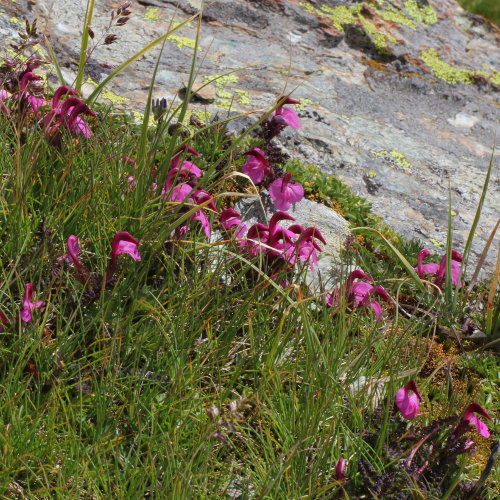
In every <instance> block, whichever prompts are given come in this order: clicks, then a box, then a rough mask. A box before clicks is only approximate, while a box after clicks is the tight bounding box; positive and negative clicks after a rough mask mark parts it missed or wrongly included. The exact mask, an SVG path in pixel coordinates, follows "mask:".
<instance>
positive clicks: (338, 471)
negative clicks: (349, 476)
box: [335, 457, 346, 482]
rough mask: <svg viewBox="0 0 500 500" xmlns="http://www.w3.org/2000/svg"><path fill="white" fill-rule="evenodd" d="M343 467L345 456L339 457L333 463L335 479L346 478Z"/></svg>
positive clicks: (341, 479) (344, 466) (342, 480)
mask: <svg viewBox="0 0 500 500" xmlns="http://www.w3.org/2000/svg"><path fill="white" fill-rule="evenodd" d="M345 468H346V460H345V458H343V457H340V458H339V459H338V460H337V463H336V464H335V479H337V481H341V482H344V481H345V480H346V475H345Z"/></svg>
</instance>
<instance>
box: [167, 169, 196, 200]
mask: <svg viewBox="0 0 500 500" xmlns="http://www.w3.org/2000/svg"><path fill="white" fill-rule="evenodd" d="M202 174H203V172H202V171H201V170H200V169H199V168H198V167H197V166H196V165H195V164H194V163H191V162H190V161H183V162H182V165H181V166H180V167H179V166H176V167H173V168H171V169H170V170H169V171H168V173H167V179H166V180H165V184H164V185H163V189H162V192H161V194H162V198H163V199H165V197H166V194H167V193H168V192H169V191H170V190H171V189H172V186H173V185H174V182H177V181H179V180H182V181H183V182H188V183H191V184H192V185H195V184H196V183H197V179H199V178H200V177H201V176H202Z"/></svg>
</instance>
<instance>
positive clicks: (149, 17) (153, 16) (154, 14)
mask: <svg viewBox="0 0 500 500" xmlns="http://www.w3.org/2000/svg"><path fill="white" fill-rule="evenodd" d="M160 17H161V15H160V9H158V8H156V7H150V8H149V9H146V13H145V14H144V16H143V18H144V20H146V21H151V22H153V23H154V22H155V21H158V19H160Z"/></svg>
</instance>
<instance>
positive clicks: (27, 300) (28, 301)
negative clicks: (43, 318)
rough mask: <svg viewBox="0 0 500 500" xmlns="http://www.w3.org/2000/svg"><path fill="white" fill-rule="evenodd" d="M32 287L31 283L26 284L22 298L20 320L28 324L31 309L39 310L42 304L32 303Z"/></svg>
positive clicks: (40, 302)
mask: <svg viewBox="0 0 500 500" xmlns="http://www.w3.org/2000/svg"><path fill="white" fill-rule="evenodd" d="M32 299H33V285H32V284H31V283H26V289H25V292H24V297H23V307H22V309H21V319H22V320H23V321H24V322H25V323H28V322H30V321H31V311H33V309H41V308H42V307H43V302H42V301H41V300H40V301H38V302H33V301H32Z"/></svg>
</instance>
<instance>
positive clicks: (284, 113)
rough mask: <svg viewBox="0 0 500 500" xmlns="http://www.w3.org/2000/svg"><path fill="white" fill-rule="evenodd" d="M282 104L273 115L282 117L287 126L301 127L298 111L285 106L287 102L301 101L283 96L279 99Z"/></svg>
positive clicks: (295, 102)
mask: <svg viewBox="0 0 500 500" xmlns="http://www.w3.org/2000/svg"><path fill="white" fill-rule="evenodd" d="M278 102H279V103H280V105H279V106H278V107H277V108H276V109H275V110H274V111H273V113H272V115H271V116H273V117H280V118H281V119H282V120H283V122H284V124H285V126H287V125H288V126H289V127H292V128H300V121H299V117H298V116H297V112H296V111H295V110H294V109H292V108H284V107H283V106H284V105H285V104H300V101H297V100H295V99H291V98H290V97H286V96H281V97H280V98H279V99H278Z"/></svg>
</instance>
